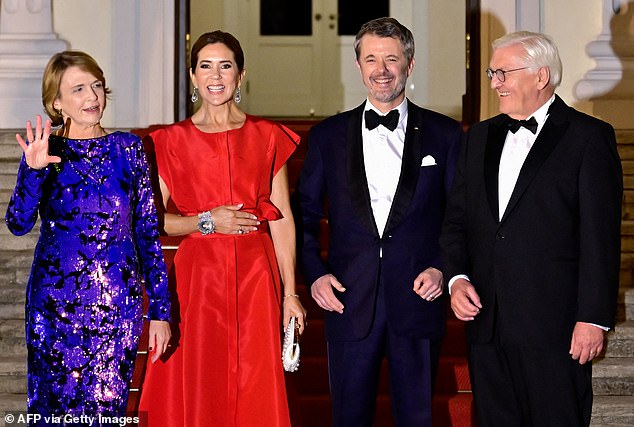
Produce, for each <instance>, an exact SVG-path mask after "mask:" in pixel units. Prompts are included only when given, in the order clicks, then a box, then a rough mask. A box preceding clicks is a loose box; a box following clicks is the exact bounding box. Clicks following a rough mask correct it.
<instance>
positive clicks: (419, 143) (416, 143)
mask: <svg viewBox="0 0 634 427" xmlns="http://www.w3.org/2000/svg"><path fill="white" fill-rule="evenodd" d="M407 103H408V107H407V108H408V112H407V116H408V118H407V130H406V132H405V143H404V146H403V160H402V162H401V175H400V176H399V179H398V186H397V187H396V194H394V201H393V202H392V207H391V208H390V215H389V216H388V219H387V224H386V225H385V232H387V231H389V230H390V229H391V228H394V227H396V226H397V225H398V223H399V222H400V221H401V220H402V219H403V217H404V216H405V214H406V213H407V209H408V207H409V205H410V203H411V201H412V197H413V196H414V192H415V191H416V185H417V184H418V176H419V175H420V163H421V160H422V158H423V157H422V153H423V130H422V129H423V110H422V109H420V108H417V107H415V106H414V105H413V104H412V103H411V102H410V101H409V100H408V101H407Z"/></svg>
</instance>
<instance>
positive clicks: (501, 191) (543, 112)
mask: <svg viewBox="0 0 634 427" xmlns="http://www.w3.org/2000/svg"><path fill="white" fill-rule="evenodd" d="M554 100H555V95H553V96H552V97H551V98H550V99H549V100H548V102H546V103H545V104H544V105H542V106H541V107H539V109H538V110H537V111H535V112H534V113H533V114H532V115H530V116H528V117H527V119H529V118H531V117H534V118H535V120H536V121H537V132H535V133H534V134H533V132H531V131H530V130H528V129H526V128H525V127H521V128H519V129H518V131H517V132H515V133H513V132H511V131H510V130H509V131H508V132H507V133H506V141H505V142H504V148H503V149H502V156H501V157H500V168H499V170H498V209H499V212H498V214H499V216H498V220H501V219H502V216H503V215H504V211H505V210H506V206H507V205H508V203H509V200H510V198H511V193H512V192H513V189H514V188H515V184H516V183H517V177H518V176H519V175H520V170H522V166H523V165H524V161H525V160H526V156H528V153H529V151H530V150H531V147H532V146H533V144H534V143H535V140H536V139H537V135H539V132H541V130H542V128H543V127H544V123H545V122H546V119H547V118H548V108H550V104H552V103H553V101H554Z"/></svg>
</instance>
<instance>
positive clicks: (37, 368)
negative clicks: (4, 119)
mask: <svg viewBox="0 0 634 427" xmlns="http://www.w3.org/2000/svg"><path fill="white" fill-rule="evenodd" d="M42 91H43V94H42V101H43V104H44V108H45V110H46V112H47V114H48V115H49V117H50V119H51V121H52V124H53V125H59V126H60V127H59V129H58V130H57V131H56V135H51V121H48V120H47V121H46V123H45V125H44V126H42V119H41V117H39V116H38V117H37V119H36V127H35V133H34V132H33V129H32V127H31V123H30V122H27V127H26V141H25V140H24V139H23V138H22V137H21V136H20V135H16V138H17V140H18V143H19V144H20V146H21V147H22V149H23V150H24V155H23V157H22V161H21V163H20V167H19V171H18V179H17V183H16V186H15V190H14V193H13V196H12V197H11V201H10V203H9V207H8V210H7V214H6V223H7V226H8V228H9V229H10V230H11V231H12V232H13V233H14V234H16V235H23V234H25V233H28V232H29V231H30V230H31V229H32V228H33V226H34V225H35V223H36V220H37V217H38V213H39V216H40V219H41V228H40V237H39V241H38V244H37V247H36V249H35V256H34V261H33V267H32V270H31V275H30V279H29V283H28V286H27V298H26V341H27V348H28V411H29V413H36V414H40V415H41V416H42V420H41V423H40V424H38V425H57V424H60V425H61V424H62V423H63V422H65V421H69V420H70V419H71V418H72V417H70V415H76V416H80V415H85V416H93V417H98V416H99V414H101V415H102V416H111V417H122V416H124V415H125V410H126V404H127V399H128V387H129V383H130V380H131V378H132V373H133V370H134V360H135V358H136V351H137V346H138V341H139V336H140V334H141V329H142V321H143V320H142V311H143V304H142V301H143V286H145V289H146V291H147V294H148V297H149V307H148V317H149V319H150V326H149V331H150V347H152V348H153V355H152V356H153V360H156V359H157V358H158V356H160V355H161V354H162V353H163V352H164V351H165V349H166V347H167V342H168V341H169V338H170V331H169V325H168V322H167V321H168V320H169V296H168V291H167V277H166V269H165V263H164V261H163V255H162V252H161V247H160V244H159V241H158V231H157V216H156V211H155V207H154V204H153V195H152V190H151V186H150V180H149V173H148V166H147V163H146V159H145V154H144V152H143V147H142V144H141V141H140V140H139V138H138V137H136V136H134V135H132V134H129V133H124V132H114V133H110V134H108V133H106V132H105V131H104V129H103V128H102V127H101V125H100V121H101V117H102V115H103V110H104V108H105V105H106V95H107V94H108V93H109V89H108V88H107V87H106V82H105V78H104V76H103V72H102V70H101V68H100V67H99V66H98V65H97V63H96V62H95V61H94V59H93V58H91V57H90V56H89V55H87V54H85V53H83V52H77V51H66V52H62V53H58V54H56V55H54V56H53V58H51V60H50V61H49V63H48V65H47V67H46V69H45V71H44V78H43V83H42ZM49 135H50V136H49ZM52 416H55V417H63V418H56V419H52V418H51V417H52ZM46 417H48V418H46ZM84 420H85V419H84ZM54 421H57V423H56V422H54ZM63 425H74V424H72V423H68V422H66V423H65V424H63ZM93 425H99V424H96V423H95V424H93ZM108 425H109V424H108ZM113 425H118V423H113Z"/></svg>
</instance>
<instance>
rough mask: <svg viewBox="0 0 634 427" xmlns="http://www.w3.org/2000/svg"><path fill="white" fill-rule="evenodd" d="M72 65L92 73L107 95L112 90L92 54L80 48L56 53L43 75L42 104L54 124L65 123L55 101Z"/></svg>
mask: <svg viewBox="0 0 634 427" xmlns="http://www.w3.org/2000/svg"><path fill="white" fill-rule="evenodd" d="M70 67H79V69H81V70H82V71H85V72H87V73H90V74H92V75H93V76H95V77H96V78H97V80H99V81H100V82H101V83H102V84H103V87H104V92H105V94H106V95H109V94H110V92H111V91H110V89H109V88H108V87H107V86H106V78H105V77H104V75H103V70H102V69H101V67H99V64H97V61H95V60H94V59H93V57H92V56H90V55H88V54H87V53H85V52H81V51H78V50H66V51H64V52H59V53H56V54H55V55H53V56H52V57H51V59H50V60H49V61H48V64H46V68H45V69H44V75H43V76H42V105H43V106H44V111H46V114H47V115H48V117H49V118H50V119H51V123H52V124H53V126H60V125H62V124H64V119H63V118H62V112H61V111H58V110H56V109H55V107H54V106H53V103H54V102H55V100H56V99H58V98H59V86H60V83H61V81H62V76H63V75H64V73H65V72H66V70H67V69H68V68H70Z"/></svg>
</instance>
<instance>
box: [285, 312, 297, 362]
mask: <svg viewBox="0 0 634 427" xmlns="http://www.w3.org/2000/svg"><path fill="white" fill-rule="evenodd" d="M282 365H283V366H284V370H285V371H287V372H295V371H297V368H299V323H298V322H297V318H296V317H291V320H290V321H289V322H288V326H287V327H286V330H285V331H284V343H283V344H282Z"/></svg>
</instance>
